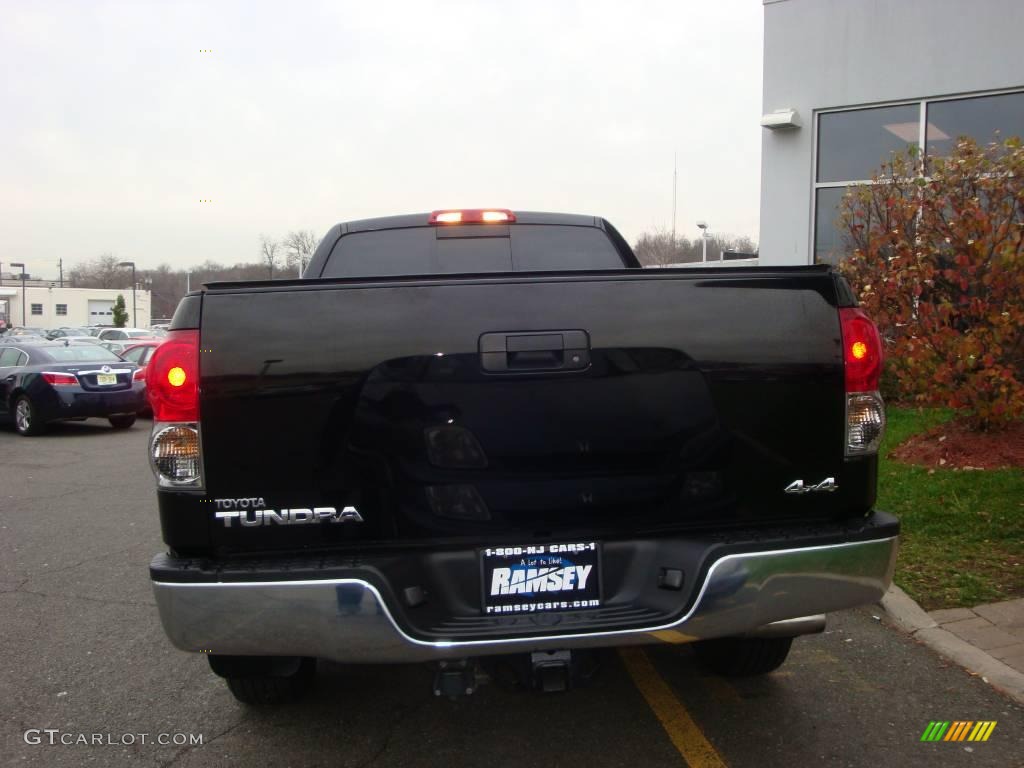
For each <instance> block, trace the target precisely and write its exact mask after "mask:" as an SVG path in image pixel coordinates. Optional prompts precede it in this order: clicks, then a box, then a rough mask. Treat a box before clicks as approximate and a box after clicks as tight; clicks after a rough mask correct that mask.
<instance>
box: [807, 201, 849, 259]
mask: <svg viewBox="0 0 1024 768" xmlns="http://www.w3.org/2000/svg"><path fill="white" fill-rule="evenodd" d="M844 194H846V187H824V188H822V189H819V190H818V192H817V200H816V202H815V204H814V261H815V262H816V263H818V264H838V263H839V260H840V257H841V256H842V255H844V254H845V252H846V245H845V240H844V237H843V233H842V232H840V231H839V229H838V228H837V227H836V219H837V216H838V213H839V203H840V201H841V200H842V199H843V195H844Z"/></svg>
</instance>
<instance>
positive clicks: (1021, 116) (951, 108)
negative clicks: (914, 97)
mask: <svg viewBox="0 0 1024 768" xmlns="http://www.w3.org/2000/svg"><path fill="white" fill-rule="evenodd" d="M1022 133H1024V93H1001V94H998V95H996V96H979V97H975V98H972V99H952V100H950V101H933V102H930V103H929V104H928V122H927V124H926V126H925V146H926V147H927V148H928V154H929V155H931V156H933V157H935V156H940V155H945V154H947V153H948V152H949V151H950V150H951V149H952V148H953V143H954V142H955V141H956V138H957V137H958V136H970V137H971V138H973V139H975V140H976V141H977V142H978V143H979V144H984V143H986V142H989V141H993V140H995V138H996V136H997V134H998V136H999V138H1000V139H1006V138H1009V137H1010V136H1019V135H1021V134H1022Z"/></svg>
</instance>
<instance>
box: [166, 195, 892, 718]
mask: <svg viewBox="0 0 1024 768" xmlns="http://www.w3.org/2000/svg"><path fill="white" fill-rule="evenodd" d="M267 318H273V322H269V323H268V322H267ZM252 328H260V332H259V333H257V334H254V333H252V332H251V329H252ZM311 328H316V329H317V333H316V334H315V336H311V335H310V332H309V331H310V329H311ZM200 339H202V349H200ZM881 353H882V349H881V342H880V340H879V336H878V332H877V330H876V328H875V326H874V324H873V323H872V322H871V320H870V319H868V317H867V316H866V315H865V314H864V312H863V311H862V310H861V309H859V308H858V307H857V302H856V298H855V295H854V293H853V291H852V290H851V289H850V287H849V285H848V284H847V283H846V281H845V280H844V279H843V278H842V277H840V276H839V275H838V274H837V273H835V272H834V271H832V268H831V267H829V266H828V265H815V266H794V267H718V268H690V269H685V268H684V269H671V268H670V269H651V270H645V269H641V268H640V265H639V263H638V261H637V259H636V256H635V255H634V254H633V252H632V250H631V249H630V247H629V245H628V244H627V243H626V241H625V240H624V239H623V238H622V237H621V235H619V233H618V232H617V231H616V230H615V228H614V227H612V226H611V225H610V224H609V223H608V222H607V221H605V220H603V219H600V218H594V217H591V216H572V215H565V214H550V213H518V212H516V213H513V212H511V211H507V210H484V211H482V210H462V211H437V212H435V213H434V214H431V215H426V214H422V215H414V216H398V217H391V218H385V219H370V220H364V221H355V222H349V223H347V224H343V225H337V226H335V227H334V228H332V229H331V230H330V232H329V233H328V234H327V236H326V237H325V239H324V240H323V242H322V243H321V244H320V246H319V248H318V249H317V251H316V253H315V254H314V256H313V259H312V260H311V262H310V264H309V266H308V267H307V268H306V270H305V272H304V275H303V278H302V279H290V280H281V281H277V282H268V281H260V282H223V283H211V284H208V285H206V286H204V287H203V289H202V290H200V291H197V292H193V293H192V294H190V295H189V296H187V297H185V298H184V299H183V300H182V302H181V303H180V304H179V306H178V309H177V312H176V313H175V316H174V324H173V327H172V330H171V332H170V334H169V336H168V338H167V339H166V340H165V341H164V343H163V344H161V345H160V346H159V347H157V349H156V351H155V352H154V353H153V356H152V358H151V359H150V360H149V364H148V367H147V369H146V383H147V386H148V391H149V397H150V402H151V403H152V406H153V412H154V415H153V431H152V438H151V440H150V445H149V447H150V459H151V465H152V467H153V471H154V475H155V479H156V482H155V485H156V492H157V497H158V500H159V511H160V519H161V530H162V535H163V537H164V540H165V542H166V544H167V548H168V552H167V553H166V554H161V555H159V556H157V557H156V558H155V559H154V560H153V562H152V563H151V565H150V575H151V578H152V581H153V586H154V591H155V595H156V603H157V606H158V608H159V612H160V617H161V620H162V623H163V627H164V629H165V631H166V632H167V634H168V636H169V637H170V638H171V640H172V642H173V643H174V644H175V645H176V646H177V647H178V648H181V649H184V650H187V651H192V652H196V653H199V652H202V653H203V654H204V655H205V656H206V657H207V658H208V659H209V662H210V665H211V668H212V670H213V672H214V673H216V674H218V675H220V676H222V677H224V678H226V679H227V681H228V687H229V688H230V690H231V691H232V693H233V694H234V696H235V697H236V698H238V699H239V700H241V701H244V702H248V703H254V704H255V703H270V702H275V701H280V700H281V699H283V698H285V697H286V696H288V695H289V694H290V693H292V692H293V691H295V690H297V689H298V688H299V687H301V686H302V685H304V684H305V681H306V680H307V679H308V674H309V671H310V670H311V669H312V666H313V662H312V659H313V658H315V657H326V658H329V659H333V660H336V661H339V662H342V663H368V662H410V661H430V662H434V663H435V664H436V666H435V676H434V689H433V690H434V693H435V694H438V695H441V694H443V695H463V694H465V693H467V692H468V691H471V690H472V689H473V688H474V687H475V685H476V682H475V681H476V675H475V673H474V666H475V664H476V662H477V659H478V658H479V657H484V656H489V655H492V654H503V655H506V654H515V655H516V656H517V658H518V659H519V661H517V662H516V667H517V668H520V669H523V670H525V671H526V673H525V676H526V680H527V681H528V682H532V683H534V684H537V685H539V686H540V687H542V688H544V689H545V690H549V689H561V688H564V687H566V686H567V685H568V684H569V681H570V679H571V677H572V675H573V671H574V670H578V669H579V668H580V666H581V664H580V661H581V660H580V659H579V656H580V654H586V653H587V651H588V649H591V648H595V647H601V646H615V645H620V644H635V643H659V642H670V643H671V642H675V643H678V642H695V643H696V646H695V648H696V651H697V654H698V656H699V657H700V658H701V659H702V660H703V661H705V662H706V663H707V665H708V666H709V667H710V668H711V669H713V670H715V671H717V672H720V673H722V674H732V675H739V674H764V673H767V672H770V671H771V670H773V669H775V668H777V667H778V666H779V665H780V664H782V663H783V662H784V660H785V659H786V656H787V654H788V653H789V650H790V646H791V643H792V642H793V638H794V637H797V636H799V635H803V634H808V633H812V632H820V631H821V630H822V629H823V628H824V623H825V616H824V614H825V613H827V612H830V611H838V610H842V609H845V608H851V607H854V606H857V605H862V604H867V603H872V602H875V601H877V600H879V599H880V598H881V597H882V596H883V595H884V594H885V591H886V589H887V587H888V586H889V583H890V580H891V577H892V569H893V566H894V562H895V556H896V540H897V534H898V531H899V522H898V521H897V520H896V518H894V517H892V516H890V515H887V514H885V513H884V512H880V511H877V510H876V509H875V489H876V477H877V474H878V458H877V451H878V445H879V441H880V440H881V437H882V433H883V430H884V424H885V413H884V407H883V403H882V400H881V397H880V396H879V394H878V386H879V376H880V371H881ZM200 360H202V364H201V365H200V362H199V361H200ZM200 434H201V436H202V437H201V439H200ZM823 695H824V694H823Z"/></svg>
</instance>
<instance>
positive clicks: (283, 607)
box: [153, 537, 896, 663]
mask: <svg viewBox="0 0 1024 768" xmlns="http://www.w3.org/2000/svg"><path fill="white" fill-rule="evenodd" d="M895 562H896V538H895V537H892V538H886V539H875V540H870V541H860V542H853V543H846V544H831V545H826V546H814V547H801V548H797V549H780V550H773V551H769V552H747V553H738V554H731V555H726V556H724V557H721V558H719V559H718V560H716V561H715V562H714V563H713V564H712V566H711V567H710V568H709V569H708V572H707V576H706V577H705V579H704V583H703V584H702V586H701V588H700V592H699V594H698V596H697V599H696V600H695V601H694V603H693V606H692V607H691V608H690V610H689V611H688V612H687V613H686V614H685V615H683V616H682V617H681V618H679V619H677V620H676V621H673V622H671V623H668V624H664V625H661V626H651V627H643V628H633V629H628V630H618V631H596V632H588V633H583V634H560V635H553V634H547V635H545V634H544V630H543V628H542V627H538V631H537V634H536V635H535V636H529V637H514V638H507V639H487V640H468V641H445V640H440V641H439V640H422V639H418V638H416V637H413V636H411V635H409V634H408V633H407V632H406V631H404V630H403V629H402V627H400V626H399V624H398V622H396V621H395V619H394V616H393V615H392V612H391V611H390V610H389V609H388V606H387V604H386V603H385V601H384V599H383V598H382V597H381V595H380V592H378V590H377V589H376V588H375V587H374V586H373V585H372V584H370V583H368V582H366V581H362V580H360V579H328V580H309V581H260V582H253V581H245V582H202V583H172V582H158V581H155V582H153V588H154V591H155V593H156V603H157V606H158V608H159V610H160V619H161V621H162V622H163V625H164V630H165V631H166V633H167V636H168V637H169V638H170V640H171V642H172V643H174V645H175V646H177V647H178V648H180V649H182V650H185V651H196V652H205V653H214V654H222V655H240V656H314V657H318V658H324V659H331V660H334V661H340V662H362V663H369V662H407V661H426V660H431V659H444V658H461V657H467V656H483V655H490V654H501V653H518V652H526V651H538V650H554V649H564V648H591V647H600V646H617V645H632V644H638V643H659V642H669V643H688V642H693V641H695V640H704V639H711V638H716V637H728V636H734V635H755V636H772V635H774V636H782V635H786V634H789V635H797V634H803V633H806V632H813V631H820V629H821V626H822V625H821V622H820V619H819V618H818V617H815V616H814V614H822V613H826V612H829V611H838V610H843V609H845V608H852V607H854V606H857V605H863V604H866V603H871V602H875V601H877V600H880V599H881V597H882V595H883V594H885V591H886V589H888V587H889V583H890V582H891V581H892V573H893V568H894V566H895Z"/></svg>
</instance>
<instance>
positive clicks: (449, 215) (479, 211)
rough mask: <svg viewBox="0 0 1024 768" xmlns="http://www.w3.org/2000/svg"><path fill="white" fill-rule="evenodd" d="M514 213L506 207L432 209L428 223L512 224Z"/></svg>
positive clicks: (514, 217)
mask: <svg viewBox="0 0 1024 768" xmlns="http://www.w3.org/2000/svg"><path fill="white" fill-rule="evenodd" d="M515 220H516V215H515V214H514V213H512V211H510V210H509V209H508V208H448V209H445V210H441V211H433V212H432V213H431V214H430V221H429V223H430V224H434V225H437V224H512V223H513V222H514V221H515Z"/></svg>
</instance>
